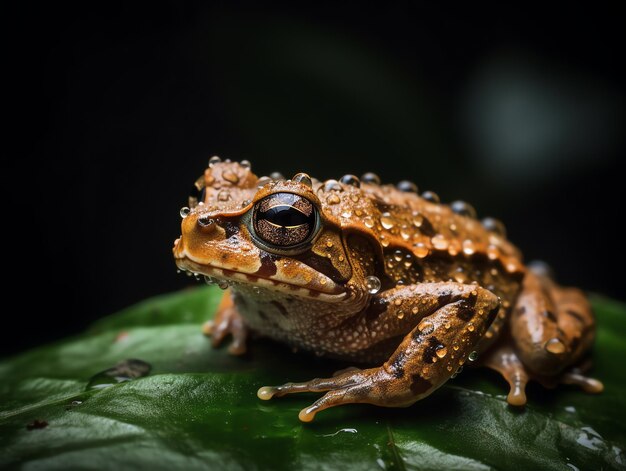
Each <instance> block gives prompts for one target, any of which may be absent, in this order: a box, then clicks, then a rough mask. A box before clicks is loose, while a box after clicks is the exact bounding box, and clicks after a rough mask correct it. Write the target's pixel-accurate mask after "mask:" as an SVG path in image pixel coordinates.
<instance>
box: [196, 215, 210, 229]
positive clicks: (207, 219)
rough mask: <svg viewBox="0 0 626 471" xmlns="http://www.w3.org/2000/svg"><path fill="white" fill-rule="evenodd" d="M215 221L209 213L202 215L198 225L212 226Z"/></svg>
mask: <svg viewBox="0 0 626 471" xmlns="http://www.w3.org/2000/svg"><path fill="white" fill-rule="evenodd" d="M213 222H214V221H213V219H211V218H210V217H209V216H207V215H202V216H200V217H199V218H198V225H199V226H202V227H207V226H210V225H211V224H213Z"/></svg>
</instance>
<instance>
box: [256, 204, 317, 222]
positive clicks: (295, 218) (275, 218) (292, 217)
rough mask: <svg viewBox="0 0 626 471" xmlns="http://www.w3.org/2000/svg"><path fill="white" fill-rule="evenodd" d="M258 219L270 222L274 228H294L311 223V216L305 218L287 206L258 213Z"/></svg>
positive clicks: (275, 207) (302, 214) (299, 212)
mask: <svg viewBox="0 0 626 471" xmlns="http://www.w3.org/2000/svg"><path fill="white" fill-rule="evenodd" d="M259 217H260V218H261V219H266V220H267V221H268V222H271V223H272V224H274V225H276V226H283V227H294V226H300V225H302V224H306V223H308V222H313V221H312V217H311V216H306V215H305V214H304V213H302V212H301V211H298V210H297V209H296V208H294V207H293V206H287V205H281V206H274V207H273V208H270V209H268V210H267V211H265V212H264V213H259Z"/></svg>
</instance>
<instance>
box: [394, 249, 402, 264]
mask: <svg viewBox="0 0 626 471" xmlns="http://www.w3.org/2000/svg"><path fill="white" fill-rule="evenodd" d="M402 255H403V254H402V250H396V251H395V252H394V253H393V258H394V260H395V261H396V262H400V261H402Z"/></svg>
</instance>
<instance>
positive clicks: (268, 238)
mask: <svg viewBox="0 0 626 471" xmlns="http://www.w3.org/2000/svg"><path fill="white" fill-rule="evenodd" d="M272 176H273V177H274V178H270V177H262V178H261V179H259V178H257V176H256V175H254V174H253V173H252V171H251V169H250V164H249V163H248V162H246V161H244V162H241V163H237V162H230V161H225V162H222V161H220V160H219V159H217V158H215V157H214V158H213V159H211V162H210V165H209V168H207V170H206V171H205V173H204V175H203V176H202V177H201V178H200V179H198V180H197V181H196V183H195V185H194V191H193V194H192V196H191V197H190V204H189V208H183V209H182V210H181V216H182V217H183V220H182V225H181V226H182V227H181V231H182V235H181V237H180V238H179V239H177V240H176V241H175V242H174V249H173V250H174V257H175V259H176V264H177V265H178V267H179V269H181V270H185V271H188V272H191V273H193V274H197V275H204V277H205V279H207V280H208V281H209V282H216V283H218V284H219V285H220V286H227V285H229V284H230V285H232V286H233V287H235V288H236V287H238V286H253V287H258V288H261V289H269V290H273V291H279V292H283V293H286V294H289V295H292V296H300V297H308V298H315V299H318V300H327V301H336V300H340V299H344V298H346V294H347V293H348V291H349V290H348V287H347V281H348V280H349V279H350V277H351V274H352V270H351V266H350V263H349V262H348V256H347V254H346V253H345V249H344V245H343V242H342V238H341V229H340V227H339V226H338V224H337V223H336V222H334V221H333V220H332V217H330V218H329V217H328V216H326V215H325V214H324V212H323V210H322V205H321V204H320V200H319V199H318V197H317V196H316V194H315V192H314V189H313V188H314V186H317V185H318V182H315V184H314V182H313V181H312V180H311V178H309V177H308V175H306V174H297V175H296V176H294V177H293V178H292V179H291V180H284V179H282V177H281V176H280V175H272Z"/></svg>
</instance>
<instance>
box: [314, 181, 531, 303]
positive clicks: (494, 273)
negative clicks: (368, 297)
mask: <svg viewBox="0 0 626 471" xmlns="http://www.w3.org/2000/svg"><path fill="white" fill-rule="evenodd" d="M376 180H377V179H376V177H375V176H373V177H371V178H370V179H369V181H368V179H367V178H366V179H365V180H364V181H361V182H360V185H359V187H354V186H353V187H351V186H349V185H343V184H341V185H338V184H337V182H335V181H331V183H330V184H329V183H328V182H326V183H325V184H320V187H319V189H318V194H320V193H323V194H324V196H325V198H324V197H321V198H320V200H321V201H322V204H324V205H325V207H326V208H325V209H326V211H327V212H328V213H329V214H335V215H336V217H337V219H338V220H339V221H340V223H341V226H342V228H343V229H344V232H345V233H346V234H357V235H363V234H367V236H368V239H369V241H370V243H371V244H373V245H374V249H375V251H376V252H378V254H379V258H380V261H379V262H380V263H378V264H377V270H376V275H377V276H379V278H380V279H381V281H382V282H383V288H389V287H392V286H393V285H410V284H416V283H435V282H440V281H456V282H459V283H466V284H467V283H476V284H479V285H480V286H483V287H485V288H487V289H489V290H490V291H492V292H493V293H494V294H496V295H497V296H499V297H500V298H501V299H502V300H503V304H504V305H505V307H509V306H510V305H512V304H513V302H514V300H515V296H516V294H517V292H518V291H519V287H520V283H521V280H522V279H523V276H524V272H525V269H524V265H523V263H522V260H521V254H520V251H519V250H518V249H517V247H515V246H514V245H513V244H511V243H510V242H509V241H508V240H507V239H506V235H505V231H504V227H503V226H502V224H501V223H500V222H498V221H497V220H494V219H492V218H487V219H484V220H483V222H481V221H479V220H477V219H476V212H475V210H474V209H473V208H472V206H471V205H469V204H467V203H464V202H461V201H457V202H454V203H452V204H450V205H447V204H442V203H440V202H439V198H438V197H437V195H435V194H434V193H432V192H425V193H423V194H422V196H420V195H418V193H417V188H416V187H415V185H413V184H411V183H409V182H401V183H400V184H398V185H397V186H393V185H379V184H378V183H377V181H376ZM348 238H349V236H348ZM347 245H348V246H351V245H353V244H351V243H350V242H349V241H348V242H347Z"/></svg>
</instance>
